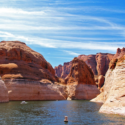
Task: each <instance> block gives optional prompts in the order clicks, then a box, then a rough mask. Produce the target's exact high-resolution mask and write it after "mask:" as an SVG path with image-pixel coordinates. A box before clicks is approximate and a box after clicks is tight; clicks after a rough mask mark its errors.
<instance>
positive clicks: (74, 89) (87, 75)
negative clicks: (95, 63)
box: [65, 58, 99, 100]
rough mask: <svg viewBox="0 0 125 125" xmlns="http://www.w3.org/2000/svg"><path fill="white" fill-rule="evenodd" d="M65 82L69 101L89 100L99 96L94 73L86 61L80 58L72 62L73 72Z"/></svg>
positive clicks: (71, 71)
mask: <svg viewBox="0 0 125 125" xmlns="http://www.w3.org/2000/svg"><path fill="white" fill-rule="evenodd" d="M65 81H66V84H67V92H68V100H71V99H87V100H89V99H92V98H94V97H96V96H97V95H98V94H99V90H98V89H97V87H96V84H95V81H94V74H93V72H92V71H91V69H90V68H89V67H88V66H87V64H86V63H85V62H84V61H82V60H80V59H78V58H74V59H73V60H72V66H71V70H70V73H69V75H68V76H67V78H66V79H65Z"/></svg>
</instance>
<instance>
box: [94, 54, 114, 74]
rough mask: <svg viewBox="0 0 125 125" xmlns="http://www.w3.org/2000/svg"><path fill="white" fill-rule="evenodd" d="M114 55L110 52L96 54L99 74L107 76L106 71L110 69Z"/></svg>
mask: <svg viewBox="0 0 125 125" xmlns="http://www.w3.org/2000/svg"><path fill="white" fill-rule="evenodd" d="M113 56H114V55H113V54H108V53H98V54H96V62H97V66H96V67H97V72H98V75H103V76H105V73H106V72H107V70H108V67H109V62H110V60H111V59H112V57H113Z"/></svg>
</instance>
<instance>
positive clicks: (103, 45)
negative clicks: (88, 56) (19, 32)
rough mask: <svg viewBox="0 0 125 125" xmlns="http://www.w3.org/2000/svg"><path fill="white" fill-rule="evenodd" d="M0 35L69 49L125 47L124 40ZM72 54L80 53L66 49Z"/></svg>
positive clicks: (29, 42) (3, 33)
mask: <svg viewBox="0 0 125 125" xmlns="http://www.w3.org/2000/svg"><path fill="white" fill-rule="evenodd" d="M0 34H1V35H0V37H2V38H3V39H4V38H5V39H7V40H10V39H12V40H21V41H25V42H26V43H27V44H31V45H33V44H36V45H40V46H42V47H48V48H62V49H65V48H68V49H71V48H72V49H90V50H110V51H116V49H117V48H118V47H121V48H122V47H123V46H124V42H116V43H115V42H113V43H112V42H94V41H90V42H72V41H64V40H57V39H46V38H39V37H37V38H36V37H24V36H15V35H13V34H11V33H8V32H0ZM64 52H67V53H68V54H70V55H79V53H75V52H72V51H67V50H64Z"/></svg>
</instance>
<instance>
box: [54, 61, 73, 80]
mask: <svg viewBox="0 0 125 125" xmlns="http://www.w3.org/2000/svg"><path fill="white" fill-rule="evenodd" d="M71 65H72V62H67V63H64V65H63V66H62V65H59V66H56V67H55V68H54V69H55V73H56V76H58V77H61V78H66V77H67V75H68V74H69V72H70V69H71Z"/></svg>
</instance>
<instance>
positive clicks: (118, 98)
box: [95, 48, 125, 115]
mask: <svg viewBox="0 0 125 125" xmlns="http://www.w3.org/2000/svg"><path fill="white" fill-rule="evenodd" d="M124 54H125V49H124V48H123V49H118V50H117V53H116V54H115V55H114V57H113V59H112V60H111V62H110V64H109V69H108V71H107V73H106V76H105V83H104V86H103V92H102V93H101V94H102V95H103V96H102V97H103V100H104V104H103V105H102V107H101V109H100V112H102V113H109V114H120V115H125V55H124ZM100 96H101V95H100ZM95 101H99V98H96V99H95Z"/></svg>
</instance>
